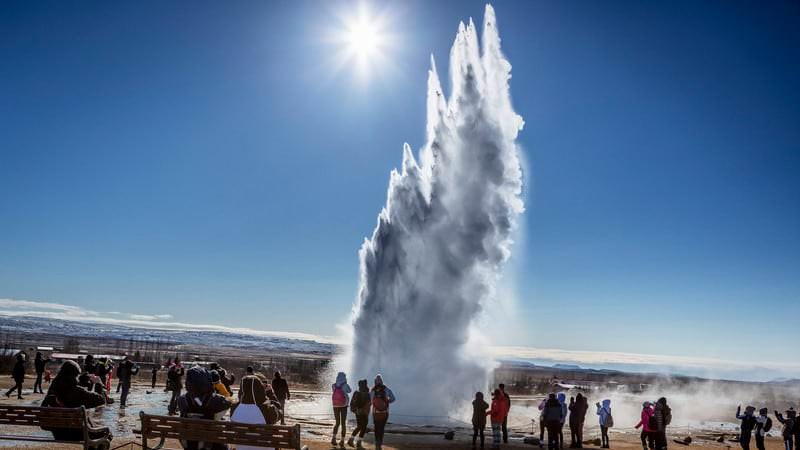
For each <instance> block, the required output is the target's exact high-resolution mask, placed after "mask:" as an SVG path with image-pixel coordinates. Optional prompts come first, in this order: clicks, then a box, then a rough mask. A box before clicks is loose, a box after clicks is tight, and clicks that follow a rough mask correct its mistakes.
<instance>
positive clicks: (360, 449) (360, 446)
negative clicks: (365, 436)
mask: <svg viewBox="0 0 800 450" xmlns="http://www.w3.org/2000/svg"><path fill="white" fill-rule="evenodd" d="M356 450H366V449H364V446H363V445H361V439H359V440H358V443H357V444H356Z"/></svg>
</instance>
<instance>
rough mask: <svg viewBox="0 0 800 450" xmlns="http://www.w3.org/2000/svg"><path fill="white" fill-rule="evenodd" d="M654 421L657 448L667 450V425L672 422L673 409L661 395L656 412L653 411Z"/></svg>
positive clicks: (657, 449)
mask: <svg viewBox="0 0 800 450" xmlns="http://www.w3.org/2000/svg"><path fill="white" fill-rule="evenodd" d="M653 418H654V420H653V422H654V425H655V428H656V429H655V441H656V450H666V448H667V426H668V425H669V424H670V423H672V409H671V408H670V407H669V405H667V399H666V398H664V397H661V398H660V399H658V400H657V401H656V408H655V412H653Z"/></svg>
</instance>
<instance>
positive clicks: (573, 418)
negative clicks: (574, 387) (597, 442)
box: [569, 393, 589, 448]
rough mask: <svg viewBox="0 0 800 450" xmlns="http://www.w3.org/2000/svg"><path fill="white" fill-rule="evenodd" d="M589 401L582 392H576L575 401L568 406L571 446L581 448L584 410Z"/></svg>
mask: <svg viewBox="0 0 800 450" xmlns="http://www.w3.org/2000/svg"><path fill="white" fill-rule="evenodd" d="M588 409H589V403H588V402H587V401H586V397H584V396H583V394H581V393H578V395H577V396H576V397H575V403H573V404H570V406H569V430H570V434H571V435H572V445H570V447H571V448H583V423H584V421H585V420H586V411H587V410H588Z"/></svg>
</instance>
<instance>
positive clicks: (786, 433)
mask: <svg viewBox="0 0 800 450" xmlns="http://www.w3.org/2000/svg"><path fill="white" fill-rule="evenodd" d="M775 417H776V418H777V419H778V422H780V423H781V424H782V425H783V430H781V431H782V435H783V438H784V439H790V438H791V437H792V436H793V435H794V433H795V424H796V420H797V418H796V417H791V416H789V417H786V418H784V417H783V415H782V414H781V413H777V412H776V413H775Z"/></svg>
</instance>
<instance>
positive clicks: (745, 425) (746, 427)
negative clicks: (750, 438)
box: [736, 408, 756, 434]
mask: <svg viewBox="0 0 800 450" xmlns="http://www.w3.org/2000/svg"><path fill="white" fill-rule="evenodd" d="M740 412H741V410H738V409H737V410H736V418H737V419H739V420H741V421H742V424H741V426H740V427H739V428H740V430H741V432H742V433H743V434H750V433H752V432H753V429H754V428H755V427H756V416H754V415H753V409H750V408H748V409H747V410H746V411H745V413H744V414H740Z"/></svg>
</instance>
